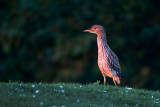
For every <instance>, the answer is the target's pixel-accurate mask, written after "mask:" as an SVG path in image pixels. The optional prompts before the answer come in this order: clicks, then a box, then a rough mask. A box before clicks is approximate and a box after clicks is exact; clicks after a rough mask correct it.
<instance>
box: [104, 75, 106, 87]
mask: <svg viewBox="0 0 160 107" xmlns="http://www.w3.org/2000/svg"><path fill="white" fill-rule="evenodd" d="M104 85H106V77H105V76H104Z"/></svg>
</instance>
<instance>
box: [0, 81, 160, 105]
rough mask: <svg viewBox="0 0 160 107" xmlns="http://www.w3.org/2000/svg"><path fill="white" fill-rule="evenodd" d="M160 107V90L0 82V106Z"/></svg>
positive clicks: (96, 85)
mask: <svg viewBox="0 0 160 107" xmlns="http://www.w3.org/2000/svg"><path fill="white" fill-rule="evenodd" d="M40 106H41V107H72V106H73V107H82V106H83V107H121V106H122V107H125V106H127V107H130V106H134V107H160V92H159V91H149V90H144V89H132V88H128V87H115V86H110V85H106V86H103V85H99V84H98V83H95V84H88V85H82V84H65V83H58V84H57V83H52V84H46V83H14V82H12V83H0V107H40Z"/></svg>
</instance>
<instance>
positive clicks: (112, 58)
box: [109, 50, 121, 77]
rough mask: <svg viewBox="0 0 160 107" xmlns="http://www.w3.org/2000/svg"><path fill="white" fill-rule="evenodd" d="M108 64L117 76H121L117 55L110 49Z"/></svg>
mask: <svg viewBox="0 0 160 107" xmlns="http://www.w3.org/2000/svg"><path fill="white" fill-rule="evenodd" d="M109 66H110V68H111V69H112V70H114V71H115V72H116V75H117V76H119V77H120V76H121V67H120V64H119V60H118V57H117V55H116V54H115V53H114V52H113V51H112V50H111V51H110V55H109Z"/></svg>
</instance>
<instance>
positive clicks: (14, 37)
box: [0, 0, 160, 90]
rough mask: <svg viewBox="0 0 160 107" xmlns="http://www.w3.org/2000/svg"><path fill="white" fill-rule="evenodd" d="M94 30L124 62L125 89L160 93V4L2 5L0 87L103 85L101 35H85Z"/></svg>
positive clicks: (43, 1)
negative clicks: (99, 58) (104, 36)
mask: <svg viewBox="0 0 160 107" xmlns="http://www.w3.org/2000/svg"><path fill="white" fill-rule="evenodd" d="M94 24H100V25H103V26H104V27H105V29H106V31H107V40H108V44H109V45H110V47H111V49H112V50H113V51H114V52H115V53H116V54H117V56H118V57H119V60H120V64H121V68H122V86H130V87H134V88H146V89H153V90H157V89H160V69H159V67H160V1H159V0H101V1H100V0H94V1H93V0H1V1H0V81H1V82H8V81H10V80H11V81H23V82H40V81H41V82H47V83H52V82H71V83H76V82H77V83H83V84H87V83H94V82H96V81H97V80H99V81H100V82H101V83H103V76H102V74H101V72H100V70H99V68H98V65H97V54H98V53H97V41H96V35H94V34H89V33H83V30H84V29H87V28H90V27H91V26H92V25H94ZM107 81H108V84H112V85H113V81H112V79H110V78H107Z"/></svg>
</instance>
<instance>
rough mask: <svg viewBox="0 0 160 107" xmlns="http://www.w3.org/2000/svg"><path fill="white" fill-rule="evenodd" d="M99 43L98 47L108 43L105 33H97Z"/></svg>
mask: <svg viewBox="0 0 160 107" xmlns="http://www.w3.org/2000/svg"><path fill="white" fill-rule="evenodd" d="M97 44H98V47H99V46H101V45H107V39H106V35H105V33H99V34H97Z"/></svg>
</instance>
